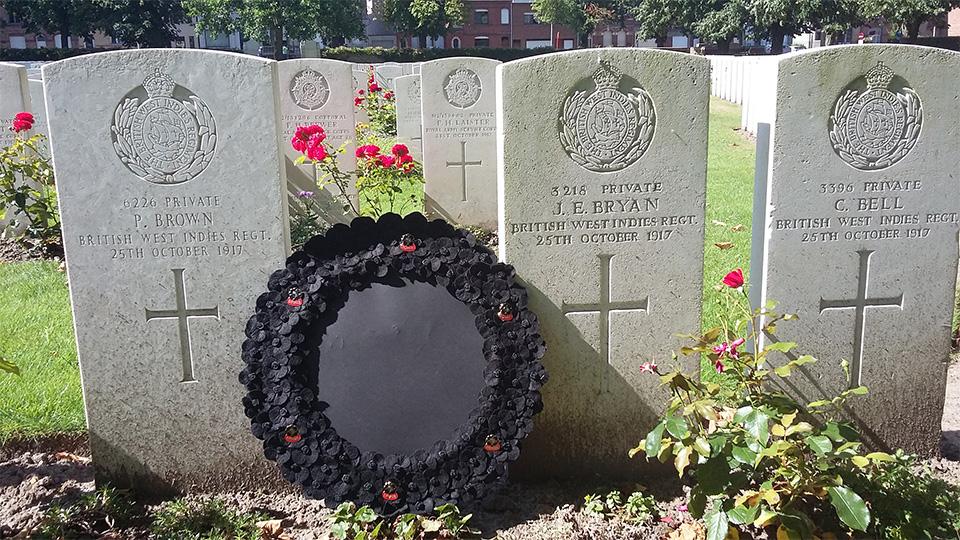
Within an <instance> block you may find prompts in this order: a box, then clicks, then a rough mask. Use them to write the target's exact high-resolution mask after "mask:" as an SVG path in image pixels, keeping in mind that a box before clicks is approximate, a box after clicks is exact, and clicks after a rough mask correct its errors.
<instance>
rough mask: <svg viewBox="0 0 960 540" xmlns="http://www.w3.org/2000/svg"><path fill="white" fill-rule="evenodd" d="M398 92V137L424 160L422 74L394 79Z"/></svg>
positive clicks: (417, 158)
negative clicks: (421, 99)
mask: <svg viewBox="0 0 960 540" xmlns="http://www.w3.org/2000/svg"><path fill="white" fill-rule="evenodd" d="M394 87H395V89H396V93H397V102H396V103H397V139H398V140H399V141H400V142H401V143H403V144H405V145H407V147H408V148H410V154H411V155H412V156H413V157H414V159H416V160H417V161H419V162H422V161H423V120H422V118H421V112H422V108H421V107H420V75H404V76H403V77H397V79H396V80H395V81H394Z"/></svg>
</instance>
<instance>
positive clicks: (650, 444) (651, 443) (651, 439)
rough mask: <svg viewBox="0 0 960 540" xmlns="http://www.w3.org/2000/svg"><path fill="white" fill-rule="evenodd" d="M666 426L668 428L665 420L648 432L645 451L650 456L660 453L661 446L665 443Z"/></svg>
mask: <svg viewBox="0 0 960 540" xmlns="http://www.w3.org/2000/svg"><path fill="white" fill-rule="evenodd" d="M664 428H666V425H664V423H663V422H660V423H659V424H657V427H655V428H653V430H652V431H650V433H648V434H647V441H646V445H645V448H644V452H646V453H647V457H648V458H649V457H652V456H655V455H657V454H659V453H660V446H661V445H662V444H663V430H664Z"/></svg>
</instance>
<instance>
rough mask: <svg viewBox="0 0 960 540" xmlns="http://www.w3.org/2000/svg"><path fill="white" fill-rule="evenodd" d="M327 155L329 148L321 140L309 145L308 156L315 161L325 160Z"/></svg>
mask: <svg viewBox="0 0 960 540" xmlns="http://www.w3.org/2000/svg"><path fill="white" fill-rule="evenodd" d="M311 142H313V141H311ZM327 155H328V154H327V149H326V148H325V147H324V146H323V144H320V143H319V142H317V143H316V144H311V145H310V146H308V147H307V157H308V158H310V159H312V160H314V161H323V160H324V159H326V158H327Z"/></svg>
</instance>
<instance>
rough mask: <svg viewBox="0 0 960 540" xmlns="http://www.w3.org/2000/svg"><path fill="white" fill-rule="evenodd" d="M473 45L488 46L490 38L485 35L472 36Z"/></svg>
mask: <svg viewBox="0 0 960 540" xmlns="http://www.w3.org/2000/svg"><path fill="white" fill-rule="evenodd" d="M473 46H474V47H489V46H490V38H488V37H487V36H477V37H475V38H473Z"/></svg>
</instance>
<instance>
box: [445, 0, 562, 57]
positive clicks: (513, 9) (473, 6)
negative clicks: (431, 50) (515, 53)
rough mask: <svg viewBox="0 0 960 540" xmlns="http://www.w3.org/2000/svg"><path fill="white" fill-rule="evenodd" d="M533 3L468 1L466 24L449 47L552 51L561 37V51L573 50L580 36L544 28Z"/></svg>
mask: <svg viewBox="0 0 960 540" xmlns="http://www.w3.org/2000/svg"><path fill="white" fill-rule="evenodd" d="M532 3H533V0H467V2H465V4H466V8H467V17H466V22H465V23H464V25H463V26H462V27H460V28H453V29H451V30H450V32H449V33H448V34H447V36H446V39H445V44H444V45H445V47H447V48H453V49H461V48H470V47H494V48H498V49H503V48H515V49H534V48H537V47H549V46H551V44H552V43H553V41H554V40H555V39H557V34H559V41H558V43H557V45H558V48H561V49H572V48H573V47H574V44H575V43H576V36H575V35H574V33H573V31H572V30H570V29H569V28H566V27H562V26H554V27H553V37H552V38H551V34H550V25H549V24H543V23H541V22H540V21H538V20H537V19H536V17H534V15H533V5H532Z"/></svg>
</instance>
